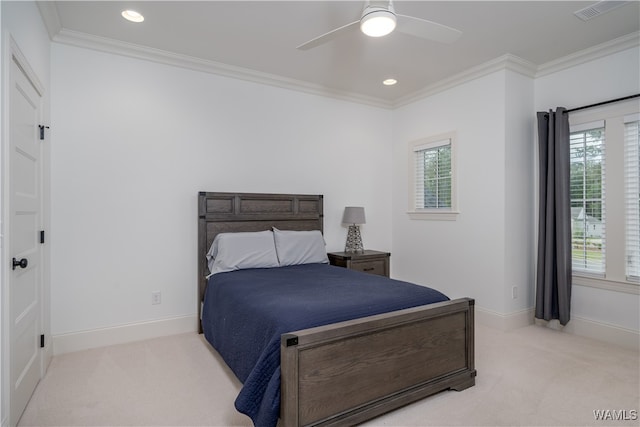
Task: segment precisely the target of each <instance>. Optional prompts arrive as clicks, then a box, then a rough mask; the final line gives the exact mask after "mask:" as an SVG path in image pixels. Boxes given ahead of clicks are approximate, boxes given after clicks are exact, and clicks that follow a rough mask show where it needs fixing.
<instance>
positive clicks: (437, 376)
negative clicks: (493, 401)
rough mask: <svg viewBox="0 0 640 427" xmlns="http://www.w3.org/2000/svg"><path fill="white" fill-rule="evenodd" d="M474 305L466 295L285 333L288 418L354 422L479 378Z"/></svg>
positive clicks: (287, 422)
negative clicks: (475, 365)
mask: <svg viewBox="0 0 640 427" xmlns="http://www.w3.org/2000/svg"><path fill="white" fill-rule="evenodd" d="M473 307H474V300H472V299H469V298H461V299H457V300H454V301H447V302H443V303H436V304H431V305H427V306H421V307H416V308H411V309H407V310H401V311H395V312H392V313H385V314H381V315H377V316H370V317H366V318H361V319H355V320H351V321H347V322H341V323H336V324H332V325H327V326H321V327H317V328H311V329H305V330H302V331H297V332H291V333H288V334H284V335H283V336H282V341H281V403H280V416H281V419H282V420H281V421H282V424H283V425H284V426H285V427H291V426H309V425H323V426H324V425H354V424H357V423H361V422H363V421H366V420H368V419H371V418H373V417H376V416H378V415H381V414H383V413H385V412H388V411H391V410H393V409H396V408H399V407H401V406H403V405H406V404H408V403H411V402H414V401H416V400H418V399H422V398H424V397H426V396H429V395H431V394H434V393H437V392H440V391H443V390H447V389H454V390H463V389H465V388H468V387H471V386H473V385H474V384H475V376H476V371H475V367H474V311H473Z"/></svg>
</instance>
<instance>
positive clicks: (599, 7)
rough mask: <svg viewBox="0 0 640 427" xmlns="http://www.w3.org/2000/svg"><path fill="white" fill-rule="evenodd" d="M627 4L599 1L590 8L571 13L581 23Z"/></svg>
mask: <svg viewBox="0 0 640 427" xmlns="http://www.w3.org/2000/svg"><path fill="white" fill-rule="evenodd" d="M627 3H629V2H628V1H610V0H603V1H599V2H598V3H595V4H592V5H591V6H588V7H585V8H584V9H580V10H577V11H575V12H573V14H574V15H576V16H577V17H578V18H580V19H582V20H583V21H588V20H590V19H593V18H595V17H596V16H600V15H602V14H603V13H606V12H609V11H610V10H613V9H615V8H617V7H620V6H624V5H625V4H627Z"/></svg>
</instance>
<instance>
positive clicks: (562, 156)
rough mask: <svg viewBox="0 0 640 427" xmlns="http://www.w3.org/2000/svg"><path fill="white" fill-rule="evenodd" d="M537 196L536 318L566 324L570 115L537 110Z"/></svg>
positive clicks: (568, 252)
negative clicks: (538, 177)
mask: <svg viewBox="0 0 640 427" xmlns="http://www.w3.org/2000/svg"><path fill="white" fill-rule="evenodd" d="M537 116H538V143H539V153H540V156H539V161H540V197H539V221H538V269H537V281H536V318H538V319H544V320H551V319H558V320H559V321H560V323H561V324H562V325H566V324H567V322H569V319H570V309H571V198H570V193H569V169H570V165H569V162H570V161H569V114H568V113H567V110H566V109H565V108H562V107H558V108H557V109H556V112H555V113H554V112H553V111H549V112H548V113H547V112H539V113H537Z"/></svg>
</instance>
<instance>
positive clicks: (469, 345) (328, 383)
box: [198, 192, 476, 427]
mask: <svg viewBox="0 0 640 427" xmlns="http://www.w3.org/2000/svg"><path fill="white" fill-rule="evenodd" d="M198 215H199V218H198V302H199V304H198V310H199V314H201V313H200V311H201V308H202V301H203V300H204V292H205V288H206V279H205V276H206V275H207V274H208V272H209V270H208V268H207V261H206V253H207V251H208V250H209V247H210V246H211V243H212V242H213V239H214V237H215V236H216V235H217V234H218V233H222V232H240V231H262V230H269V229H271V227H277V228H279V229H281V230H320V231H322V230H323V198H322V196H321V195H300V194H255V193H253V194H252V193H210V192H200V193H199V196H198ZM200 328H201V326H200ZM200 332H202V330H200ZM280 360H281V398H280V403H281V404H280V418H281V420H280V423H279V425H282V426H284V427H289V426H307V425H314V426H315V425H322V426H325V425H327V426H328V425H354V424H358V423H361V422H364V421H366V420H368V419H371V418H373V417H376V416H378V415H381V414H383V413H385V412H389V411H391V410H394V409H397V408H399V407H401V406H404V405H406V404H408V403H411V402H414V401H416V400H419V399H422V398H424V397H426V396H429V395H432V394H434V393H438V392H440V391H443V390H449V389H451V390H458V391H460V390H464V389H466V388H468V387H471V386H473V385H474V384H475V376H476V370H475V367H474V300H473V299H470V298H460V299H457V300H453V301H447V302H442V303H435V304H429V305H426V306H420V307H415V308H410V309H407V310H400V311H394V312H390V313H385V314H380V315H376V316H369V317H364V318H361V319H355V320H350V321H347V322H340V323H335V324H331V325H326V326H321V327H317V328H311V329H305V330H301V331H292V332H290V333H287V334H284V335H283V336H282V339H281V356H280Z"/></svg>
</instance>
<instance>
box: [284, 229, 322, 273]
mask: <svg viewBox="0 0 640 427" xmlns="http://www.w3.org/2000/svg"><path fill="white" fill-rule="evenodd" d="M273 237H274V238H275V241H276V252H277V254H278V261H279V262H280V266H286V265H298V264H316V263H324V264H326V263H328V262H329V258H327V250H326V248H325V243H324V238H323V237H322V233H320V231H319V230H312V231H291V230H278V229H277V228H275V227H274V228H273Z"/></svg>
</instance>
